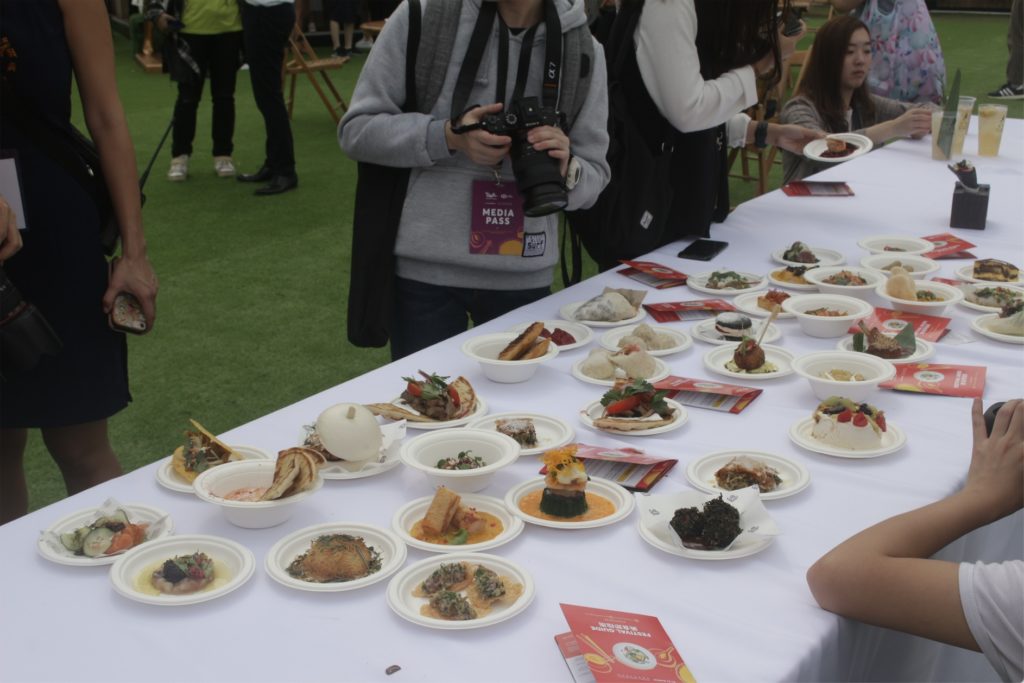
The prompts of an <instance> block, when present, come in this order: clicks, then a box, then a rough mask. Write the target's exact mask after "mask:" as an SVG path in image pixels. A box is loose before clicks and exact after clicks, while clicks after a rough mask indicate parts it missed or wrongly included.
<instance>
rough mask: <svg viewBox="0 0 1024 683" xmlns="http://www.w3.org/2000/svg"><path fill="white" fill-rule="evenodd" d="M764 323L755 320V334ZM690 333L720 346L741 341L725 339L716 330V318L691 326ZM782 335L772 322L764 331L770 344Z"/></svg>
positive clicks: (766, 341) (765, 337) (765, 340)
mask: <svg viewBox="0 0 1024 683" xmlns="http://www.w3.org/2000/svg"><path fill="white" fill-rule="evenodd" d="M763 323H764V321H763V320H758V321H754V326H753V329H752V331H753V332H754V333H755V334H760V333H761V325H762V324H763ZM690 334H692V335H693V336H694V338H695V339H699V340H701V341H702V342H707V343H708V344H717V345H719V346H722V345H724V344H738V343H739V342H736V341H733V340H731V339H725V338H723V337H722V335H720V334H719V333H718V332H715V319H714V318H709V319H707V320H702V321H700V322H699V323H697V324H696V325H694V326H693V327H691V328H690ZM781 336H782V332H780V331H779V327H778V325H776V324H775V323H772V324H771V325H769V326H768V330H767V331H766V332H765V333H764V342H765V343H766V344H770V343H771V342H773V341H776V340H777V339H778V338H779V337H781Z"/></svg>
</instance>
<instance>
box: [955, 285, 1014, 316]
mask: <svg viewBox="0 0 1024 683" xmlns="http://www.w3.org/2000/svg"><path fill="white" fill-rule="evenodd" d="M995 287H1002V288H1003V289H1007V290H1010V291H1011V292H1013V293H1015V294H1016V295H1017V297H1018V298H1022V299H1024V289H1021V288H1020V287H1015V286H1013V285H1001V284H993V283H989V282H985V283H982V282H970V283H967V284H964V285H961V286H960V289H961V290H963V293H964V298H963V299H961V300H960V301H958V302H957V303H958V304H960V305H961V306H965V307H967V308H971V309H974V310H975V311H981V312H982V313H992V312H993V311H995V312H999V311H1001V310H1002V308H1003V307H1002V306H985V305H983V304H978V303H975V302H973V301H968V300H967V298H966V297H967V294H968V292H970V293H973V292H976V291H978V290H979V289H988V288H995Z"/></svg>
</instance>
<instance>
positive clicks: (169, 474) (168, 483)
mask: <svg viewBox="0 0 1024 683" xmlns="http://www.w3.org/2000/svg"><path fill="white" fill-rule="evenodd" d="M231 448H232V449H233V450H234V451H235V452H236V453H238V454H239V455H241V456H242V459H243V460H270V454H269V453H267V452H266V451H264V450H260V449H259V448H256V447H255V446H232V447H231ZM173 457H174V456H171V455H169V456H167V457H166V458H164V459H163V460H161V461H160V465H159V466H158V467H157V468H156V482H157V483H158V484H160V485H161V486H163V487H164V488H165V489H170V490H171V491H177V492H178V493H195V491H194V490H193V488H192V483H191V482H187V481H185V480H184V479H182V478H181V475H179V474H178V473H177V472H175V471H174V468H173V467H172V466H171V458H173Z"/></svg>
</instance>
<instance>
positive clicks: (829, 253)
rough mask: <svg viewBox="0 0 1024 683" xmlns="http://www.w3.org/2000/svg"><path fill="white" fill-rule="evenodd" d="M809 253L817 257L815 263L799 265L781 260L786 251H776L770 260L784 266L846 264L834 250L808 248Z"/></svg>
mask: <svg viewBox="0 0 1024 683" xmlns="http://www.w3.org/2000/svg"><path fill="white" fill-rule="evenodd" d="M809 248H810V250H811V253H813V254H814V255H815V256H816V257H818V262H817V263H800V262H799V261H787V260H786V259H784V258H782V255H783V254H784V253H786V249H777V250H776V251H773V252H772V260H773V261H775V262H776V263H781V264H782V265H784V266H821V267H823V268H824V267H826V266H840V265H842V264H844V263H846V257H844V256H843V255H842V254H840V253H839V252H838V251H836V250H835V249H826V248H824V247H809Z"/></svg>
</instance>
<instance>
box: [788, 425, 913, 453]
mask: <svg viewBox="0 0 1024 683" xmlns="http://www.w3.org/2000/svg"><path fill="white" fill-rule="evenodd" d="M885 427H886V429H885V434H883V435H882V445H881V446H879V447H878V448H872V449H869V450H863V451H859V450H853V449H852V448H840V447H838V446H833V445H832V444H827V443H824V442H822V441H818V440H817V439H815V438H814V437H812V436H811V430H812V429H814V418H813V417H806V418H803V419H801V420H798V421H796V422H795V423H793V426H792V427H790V428H789V439H790V441H792V442H793V443H795V444H796V445H797V446H800V448H806V449H807V450H809V451H813V452H814V453H821V454H822V455H834V456H835V457H837V458H877V457H878V456H880V455H889V454H890V453H895V452H896V451H898V450H899V449H901V448H903V446H904V444H906V443H907V435H906V434H904V433H903V430H901V429H900V428H899V427H896V426H895V425H893V424H892V423H890V422H887V423H886V425H885Z"/></svg>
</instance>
